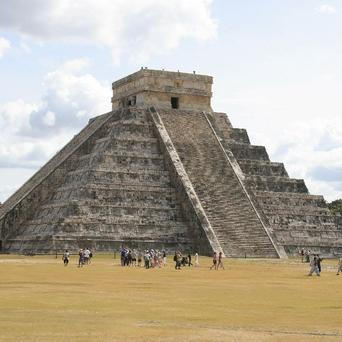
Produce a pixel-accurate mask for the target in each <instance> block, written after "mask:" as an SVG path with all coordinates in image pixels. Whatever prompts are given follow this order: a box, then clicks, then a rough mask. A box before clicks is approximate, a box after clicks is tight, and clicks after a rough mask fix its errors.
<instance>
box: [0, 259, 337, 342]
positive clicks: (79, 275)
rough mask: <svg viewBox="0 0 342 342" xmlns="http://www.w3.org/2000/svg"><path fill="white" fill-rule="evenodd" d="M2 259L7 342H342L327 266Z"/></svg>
mask: <svg viewBox="0 0 342 342" xmlns="http://www.w3.org/2000/svg"><path fill="white" fill-rule="evenodd" d="M76 261H77V260H76V257H72V258H71V262H70V264H69V266H68V267H63V265H62V261H61V259H60V257H59V258H58V259H57V260H56V259H54V258H53V257H51V256H44V257H38V256H35V257H20V256H11V255H2V256H0V274H1V279H0V294H1V297H0V341H25V342H29V341H44V342H45V341H60V342H62V341H120V342H125V341H162V342H174V341H196V342H197V341H321V340H322V341H342V275H340V276H336V275H335V274H336V271H335V270H336V267H335V264H336V262H335V261H331V262H328V261H324V262H323V266H324V270H323V274H322V276H321V277H320V278H319V277H316V276H312V277H307V276H306V274H307V272H308V265H307V264H301V263H300V262H299V261H298V260H287V261H283V260H251V259H246V260H245V259H234V260H232V259H227V260H225V266H226V270H225V271H223V270H220V271H214V270H213V271H209V269H208V268H209V265H210V259H209V258H204V257H202V258H200V262H201V267H200V268H190V269H189V268H184V269H182V270H181V271H176V270H174V268H173V263H172V261H171V259H170V260H169V264H168V266H167V267H166V268H162V269H150V270H145V269H143V268H137V267H136V268H134V267H132V268H123V267H120V266H119V260H118V259H116V260H113V257H112V256H109V255H107V256H105V255H102V256H95V258H94V260H93V263H92V264H91V265H89V266H85V267H83V268H77V267H76Z"/></svg>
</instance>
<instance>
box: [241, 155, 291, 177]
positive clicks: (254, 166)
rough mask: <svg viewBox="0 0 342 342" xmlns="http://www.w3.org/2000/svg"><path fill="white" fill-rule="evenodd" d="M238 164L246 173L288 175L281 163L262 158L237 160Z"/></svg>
mask: <svg viewBox="0 0 342 342" xmlns="http://www.w3.org/2000/svg"><path fill="white" fill-rule="evenodd" d="M238 163H239V166H240V168H241V170H242V171H243V173H244V174H246V175H260V176H281V177H288V174H287V172H286V170H285V167H284V164H283V163H275V162H268V161H264V160H247V159H240V160H238Z"/></svg>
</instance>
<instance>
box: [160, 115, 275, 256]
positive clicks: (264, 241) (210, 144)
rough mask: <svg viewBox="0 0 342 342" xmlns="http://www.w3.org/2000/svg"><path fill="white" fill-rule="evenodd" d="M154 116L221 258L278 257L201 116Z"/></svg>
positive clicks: (205, 120)
mask: <svg viewBox="0 0 342 342" xmlns="http://www.w3.org/2000/svg"><path fill="white" fill-rule="evenodd" d="M158 113H159V115H160V117H161V119H162V121H163V123H164V125H165V128H166V130H167V132H168V134H169V136H170V137H171V140H172V141H173V143H174V145H175V148H176V150H177V152H178V155H179V156H180V159H181V161H182V163H183V166H184V168H185V170H186V172H187V174H188V176H189V179H190V181H191V183H192V185H193V187H194V190H195V192H196V194H197V196H198V198H199V200H200V202H201V204H202V207H203V208H204V210H205V213H206V215H207V217H208V220H209V222H210V224H211V226H212V227H213V230H214V232H215V234H216V236H217V239H218V241H219V242H220V245H221V247H222V249H223V251H224V253H225V255H226V256H244V255H246V256H248V257H277V256H278V255H277V252H276V250H275V248H274V246H273V244H272V242H271V240H270V238H269V236H268V235H267V232H266V231H265V229H264V227H263V225H262V223H261V221H260V219H259V217H258V216H257V214H256V212H255V210H254V208H253V206H252V204H251V202H250V200H249V198H248V196H247V194H246V193H245V191H244V189H243V187H242V185H241V183H240V182H239V179H238V178H237V177H236V174H235V172H234V170H233V168H232V167H231V165H230V164H229V162H228V161H227V159H226V156H225V153H224V151H223V149H222V148H221V146H220V144H219V142H218V140H217V138H216V136H215V134H214V132H213V131H212V129H211V128H210V126H209V123H208V121H207V119H206V117H205V115H204V114H203V113H201V112H191V111H182V110H172V111H168V110H158Z"/></svg>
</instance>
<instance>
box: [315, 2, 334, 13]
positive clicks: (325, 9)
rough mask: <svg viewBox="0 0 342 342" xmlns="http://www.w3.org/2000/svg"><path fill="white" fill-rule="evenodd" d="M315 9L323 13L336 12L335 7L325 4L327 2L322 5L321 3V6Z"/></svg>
mask: <svg viewBox="0 0 342 342" xmlns="http://www.w3.org/2000/svg"><path fill="white" fill-rule="evenodd" d="M316 11H317V12H319V13H324V14H333V13H336V9H335V7H334V6H331V5H327V4H324V5H321V6H319V7H317V8H316Z"/></svg>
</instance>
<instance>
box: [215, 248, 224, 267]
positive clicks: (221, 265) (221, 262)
mask: <svg viewBox="0 0 342 342" xmlns="http://www.w3.org/2000/svg"><path fill="white" fill-rule="evenodd" d="M222 258H223V255H222V252H220V253H219V255H218V261H217V265H216V270H218V269H219V268H220V267H221V268H223V269H224V266H223V261H222Z"/></svg>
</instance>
